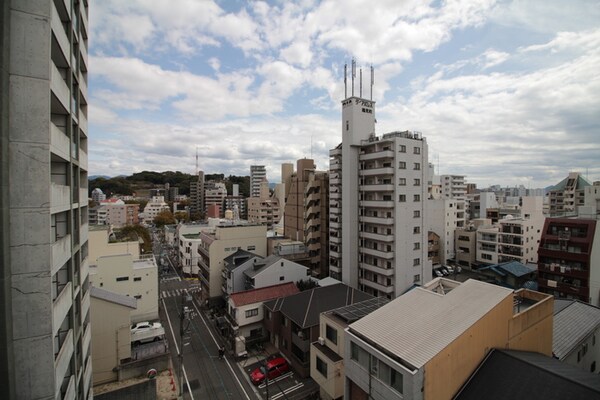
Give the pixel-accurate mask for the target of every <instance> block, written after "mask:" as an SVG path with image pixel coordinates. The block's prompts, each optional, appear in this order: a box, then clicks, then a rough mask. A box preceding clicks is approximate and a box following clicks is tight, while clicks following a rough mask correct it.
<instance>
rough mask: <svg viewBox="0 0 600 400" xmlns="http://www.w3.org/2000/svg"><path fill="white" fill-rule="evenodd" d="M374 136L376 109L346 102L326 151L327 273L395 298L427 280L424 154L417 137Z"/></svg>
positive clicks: (364, 102)
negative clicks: (333, 143)
mask: <svg viewBox="0 0 600 400" xmlns="http://www.w3.org/2000/svg"><path fill="white" fill-rule="evenodd" d="M374 131H375V103H374V102H373V101H370V100H365V99H361V98H357V97H350V98H348V99H345V100H344V101H343V102H342V138H343V139H342V144H341V146H338V147H337V148H335V149H333V150H331V151H330V153H329V154H330V180H329V183H330V185H329V187H330V221H331V222H330V236H331V237H330V265H329V268H330V275H331V276H333V277H336V278H338V279H339V278H340V273H341V280H342V281H343V282H344V283H346V284H347V285H349V286H352V287H356V288H358V289H360V290H362V291H365V292H367V293H369V294H372V295H375V296H385V297H388V298H394V297H397V296H399V295H400V294H402V293H404V291H406V290H407V289H408V288H409V287H411V286H412V285H413V284H415V283H423V282H427V281H429V280H430V279H431V274H432V269H431V262H430V261H429V260H428V256H427V243H428V238H427V229H426V222H425V221H426V212H427V209H426V204H427V203H426V199H427V197H428V181H429V168H428V165H429V163H428V159H427V154H428V148H427V142H426V141H425V139H424V138H423V137H421V135H420V134H418V133H413V132H408V131H406V132H392V133H388V134H385V135H383V136H381V137H377V136H375V133H374ZM338 194H339V196H338ZM340 209H341V214H340ZM338 238H341V240H338Z"/></svg>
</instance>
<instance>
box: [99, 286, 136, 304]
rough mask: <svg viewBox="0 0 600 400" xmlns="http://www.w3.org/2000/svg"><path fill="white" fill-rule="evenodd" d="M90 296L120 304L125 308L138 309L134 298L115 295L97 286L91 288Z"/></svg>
mask: <svg viewBox="0 0 600 400" xmlns="http://www.w3.org/2000/svg"><path fill="white" fill-rule="evenodd" d="M90 296H92V297H94V298H96V299H101V300H105V301H108V302H111V303H115V304H120V305H122V306H125V307H129V308H133V309H136V308H137V300H136V299H135V298H134V297H129V296H125V295H122V294H118V293H114V292H111V291H108V290H105V289H100V288H98V287H95V286H91V287H90Z"/></svg>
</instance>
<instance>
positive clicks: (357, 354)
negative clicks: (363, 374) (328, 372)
mask: <svg viewBox="0 0 600 400" xmlns="http://www.w3.org/2000/svg"><path fill="white" fill-rule="evenodd" d="M350 358H351V359H352V360H353V361H356V362H357V363H358V364H359V365H360V366H362V367H363V368H364V369H367V368H369V353H367V352H366V350H364V349H363V348H361V347H360V346H359V345H357V344H356V343H354V342H350Z"/></svg>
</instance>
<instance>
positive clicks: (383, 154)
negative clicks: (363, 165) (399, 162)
mask: <svg viewBox="0 0 600 400" xmlns="http://www.w3.org/2000/svg"><path fill="white" fill-rule="evenodd" d="M393 158H394V151H393V150H383V151H376V152H374V153H365V154H361V155H359V156H358V159H359V160H360V161H368V160H380V159H393Z"/></svg>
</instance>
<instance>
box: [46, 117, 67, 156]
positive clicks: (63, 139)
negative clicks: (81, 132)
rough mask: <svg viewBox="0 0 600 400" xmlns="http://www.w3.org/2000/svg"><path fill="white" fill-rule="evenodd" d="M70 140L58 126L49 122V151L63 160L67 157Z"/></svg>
mask: <svg viewBox="0 0 600 400" xmlns="http://www.w3.org/2000/svg"><path fill="white" fill-rule="evenodd" d="M70 146H71V141H70V139H69V137H68V136H67V135H66V134H65V133H64V132H63V131H61V130H60V128H59V127H57V126H56V125H54V124H53V123H50V151H52V152H53V153H54V154H56V155H58V156H60V157H61V158H62V159H64V160H68V159H69V148H70Z"/></svg>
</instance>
